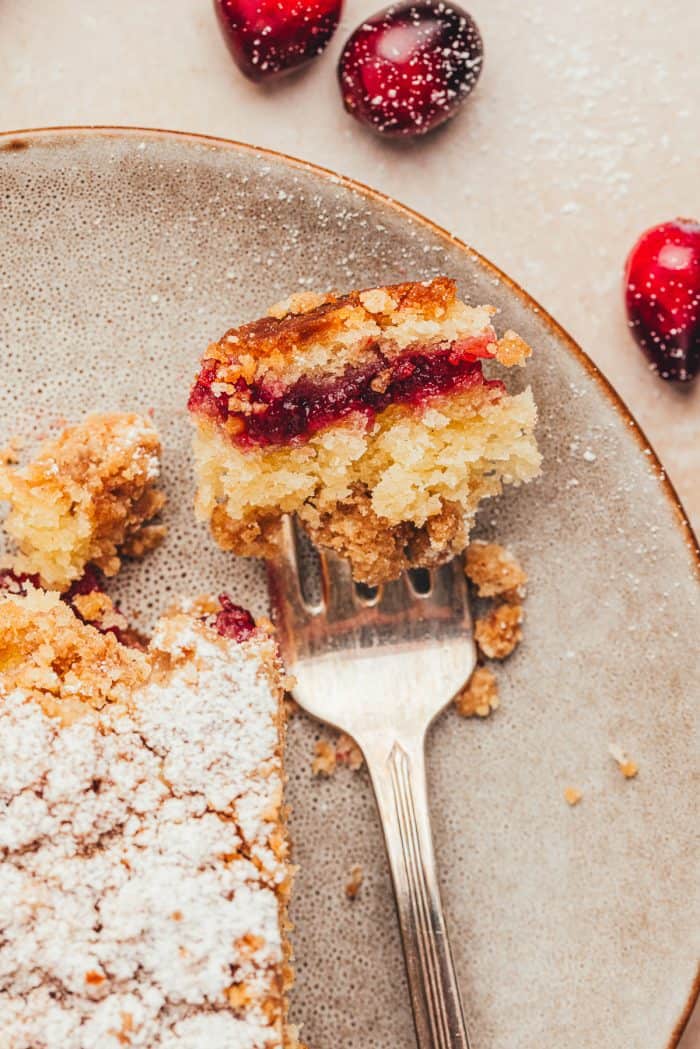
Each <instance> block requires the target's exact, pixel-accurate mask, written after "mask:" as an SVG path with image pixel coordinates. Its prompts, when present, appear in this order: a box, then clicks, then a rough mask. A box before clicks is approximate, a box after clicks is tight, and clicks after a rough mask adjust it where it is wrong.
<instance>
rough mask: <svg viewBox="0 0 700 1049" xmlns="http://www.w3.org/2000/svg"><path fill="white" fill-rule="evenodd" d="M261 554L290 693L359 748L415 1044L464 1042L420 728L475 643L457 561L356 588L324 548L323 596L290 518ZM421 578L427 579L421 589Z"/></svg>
mask: <svg viewBox="0 0 700 1049" xmlns="http://www.w3.org/2000/svg"><path fill="white" fill-rule="evenodd" d="M281 532H282V534H281V540H280V548H279V551H280V552H279V554H278V556H277V557H276V558H275V559H274V560H271V561H269V562H268V584H269V591H270V600H271V605H272V613H273V618H274V620H275V625H276V627H277V631H278V635H279V643H280V647H281V651H282V656H283V659H284V661H285V665H286V668H287V670H288V672H289V673H290V674H291V675H292V676H293V677H294V679H295V684H294V689H293V693H292V694H293V696H294V698H295V699H296V701H297V702H298V703H299V705H300V706H302V707H303V708H304V709H305V710H307V711H308V712H309V713H310V714H313V715H314V716H315V717H317V718H320V719H321V720H322V721H326V722H328V723H329V724H331V725H334V726H335V727H336V728H339V729H342V730H343V731H345V732H347V733H348V734H349V735H351V736H352V737H353V739H354V740H355V741H356V742H357V744H358V746H359V747H360V749H361V750H362V752H363V754H364V757H365V761H366V762H367V767H368V769H369V773H370V776H371V779H372V785H373V787H374V792H375V795H376V799H377V806H378V809H379V815H380V817H381V821H382V826H383V829H384V838H385V841H386V849H387V853H388V857H389V865H390V868H391V875H392V880H393V884H394V892H395V895H396V906H397V911H398V917H399V924H400V927H401V937H402V940H403V949H404V957H405V960H406V972H407V975H408V984H409V990H410V995H411V1004H412V1007H413V1017H414V1022H415V1027H416V1035H417V1040H418V1045H419V1047H420V1049H469V1038H468V1036H467V1029H466V1024H465V1021H464V1013H463V1010H462V1003H461V1000H460V994H459V987H458V985H457V979H456V975H455V969H454V961H453V958H452V952H451V950H450V944H449V940H448V936H447V929H446V926H445V917H444V914H443V909H442V903H441V901H440V892H439V888H438V882H437V873H436V867H435V855H434V852H433V843H432V835H431V830H430V818H429V813H428V797H427V790H426V781H425V734H426V730H427V728H428V726H429V725H430V723H431V721H432V720H433V719H434V718H435V716H436V715H437V714H438V713H439V712H440V711H441V710H442V709H443V707H444V706H445V705H446V704H447V703H448V702H449V700H450V699H452V697H453V696H454V695H455V693H456V692H457V691H458V690H459V689H460V688H461V687H462V686H463V685H464V683H465V682H466V681H467V680H468V678H469V676H470V675H471V673H472V671H473V669H474V666H475V663H476V650H475V647H474V640H473V635H472V623H471V616H470V613H469V604H468V600H467V588H466V580H465V577H464V570H463V568H462V565H461V563H460V562H459V561H454V562H452V563H451V564H448V565H444V566H443V567H441V568H439V569H436V570H434V571H432V572H431V573H430V583H431V585H430V589H429V590H428V591H427V592H425V593H419V592H418V591H417V589H416V587H415V586H414V585H413V584H412V582H411V580H410V579H409V578H408V577H407V576H403V577H402V578H401V579H399V580H397V581H396V582H392V583H389V584H388V585H386V586H384V587H382V588H379V590H378V591H377V592H376V593H371V592H369V593H365V594H360V593H358V590H357V588H356V587H355V585H354V584H353V582H352V579H351V576H350V569H349V566H348V564H347V563H346V562H345V561H343V560H341V559H340V558H338V557H336V556H335V555H333V554H322V555H321V575H322V598H321V600H320V601H319V602H318V603H315V604H311V603H309V601H307V600H305V598H304V586H303V580H301V579H300V574H299V560H298V558H297V545H296V542H295V538H294V525H293V523H292V521H291V520H290V519H289V518H287V519H285V520H284V522H283V524H282V526H281ZM421 589H422V588H421Z"/></svg>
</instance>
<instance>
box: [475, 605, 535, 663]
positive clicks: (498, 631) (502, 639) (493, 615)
mask: <svg viewBox="0 0 700 1049" xmlns="http://www.w3.org/2000/svg"><path fill="white" fill-rule="evenodd" d="M522 621H523V610H522V606H521V605H509V604H501V605H498V606H497V607H496V608H494V609H493V610H492V611H491V612H489V613H488V615H486V616H483V617H482V618H480V619H477V621H476V623H475V626H474V637H475V639H476V643H477V645H478V646H479V648H480V649H481V651H482V652H483V653H484V655H485V656H488V658H489V659H505V658H506V656H509V655H510V654H511V652H512V651H513V649H514V648H515V647H516V645H518V643H519V642H520V641H521V640H522V636H523V632H522V629H521V623H522Z"/></svg>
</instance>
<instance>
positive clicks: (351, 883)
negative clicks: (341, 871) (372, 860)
mask: <svg viewBox="0 0 700 1049" xmlns="http://www.w3.org/2000/svg"><path fill="white" fill-rule="evenodd" d="M364 880H365V874H364V871H363V870H362V867H361V866H360V864H359V863H356V864H355V866H354V867H352V868H351V870H350V878H349V880H348V882H347V885H346V886H345V895H346V896H347V898H348V899H349V900H354V899H356V898H357V895H358V893H359V891H360V888H361V886H362V882H363V881H364Z"/></svg>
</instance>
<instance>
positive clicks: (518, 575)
mask: <svg viewBox="0 0 700 1049" xmlns="http://www.w3.org/2000/svg"><path fill="white" fill-rule="evenodd" d="M465 572H466V574H467V578H468V579H469V580H470V581H471V582H472V583H474V585H475V586H476V592H477V594H478V596H479V597H499V596H501V595H502V594H510V595H513V596H516V595H517V597H519V598H521V599H522V598H523V597H524V596H525V584H526V583H527V574H526V572H525V571H524V569H523V568H522V567H521V566H520V565H519V564H518V562H517V560H516V559H515V557H514V556H513V554H512V553H511V552H510V550H506V548H505V547H504V546H500V545H499V544H498V543H484V542H482V541H481V540H478V539H477V540H475V541H474V542H473V543H470V545H469V546H468V547H467V556H466V564H465ZM516 603H517V602H516Z"/></svg>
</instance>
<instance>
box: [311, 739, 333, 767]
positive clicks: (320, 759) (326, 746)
mask: <svg viewBox="0 0 700 1049" xmlns="http://www.w3.org/2000/svg"><path fill="white" fill-rule="evenodd" d="M314 749H315V751H316V757H315V758H314V760H313V761H312V762H311V771H312V772H313V774H314V776H332V775H333V773H334V772H335V765H336V756H335V747H334V745H333V744H332V743H331V742H330V740H328V739H319V740H317V742H316V746H315V748H314Z"/></svg>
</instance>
